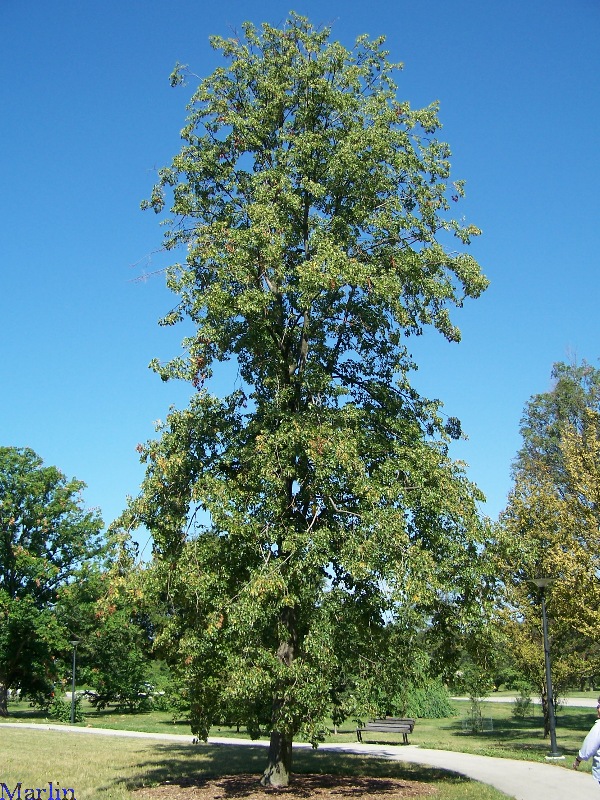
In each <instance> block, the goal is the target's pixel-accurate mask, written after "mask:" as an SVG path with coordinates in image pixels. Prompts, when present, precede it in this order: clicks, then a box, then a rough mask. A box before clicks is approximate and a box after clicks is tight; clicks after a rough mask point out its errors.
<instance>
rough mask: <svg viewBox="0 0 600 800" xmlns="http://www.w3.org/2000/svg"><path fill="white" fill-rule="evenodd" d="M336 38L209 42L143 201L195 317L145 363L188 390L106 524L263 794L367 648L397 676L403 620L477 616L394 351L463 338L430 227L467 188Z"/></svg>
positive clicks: (447, 504) (450, 422)
mask: <svg viewBox="0 0 600 800" xmlns="http://www.w3.org/2000/svg"><path fill="white" fill-rule="evenodd" d="M329 35H330V31H329V30H328V29H322V30H316V29H314V28H313V27H312V26H311V25H310V23H309V22H308V21H307V20H305V19H303V18H302V17H298V16H296V15H292V16H291V17H290V19H289V20H288V21H287V22H286V24H285V26H284V27H283V28H282V29H276V28H273V27H271V26H269V25H263V26H262V28H261V29H260V30H256V29H255V28H254V27H253V26H252V25H250V24H246V25H244V37H243V38H231V39H222V38H219V37H213V38H212V39H211V43H212V45H213V46H214V47H215V48H216V49H218V50H220V51H221V52H222V54H223V56H224V58H225V61H226V64H225V66H222V67H219V68H218V69H217V70H215V72H214V73H213V74H212V75H211V76H210V77H208V78H207V79H205V80H203V81H202V82H201V83H200V86H199V88H198V90H197V91H196V92H195V94H194V96H193V98H192V101H191V104H190V106H189V118H188V122H187V124H186V126H185V128H184V129H183V131H182V137H183V140H184V145H183V147H182V150H181V152H180V153H179V154H178V155H177V156H176V157H175V159H174V160H173V163H172V165H171V167H169V168H166V169H163V170H161V172H160V178H159V181H158V184H157V185H156V187H155V189H154V191H153V193H152V196H151V198H150V200H149V201H148V202H147V203H145V204H144V206H145V207H147V208H153V209H154V210H155V211H156V212H157V213H160V212H162V211H163V210H164V207H165V203H166V202H167V201H166V196H167V193H169V194H171V195H172V200H171V214H172V220H171V221H170V223H168V231H167V234H166V239H165V246H166V248H167V249H174V248H176V247H177V246H179V245H181V246H183V247H184V248H185V251H186V257H185V262H184V263H182V264H176V265H174V266H173V267H172V268H171V269H169V270H168V278H167V280H168V285H169V287H170V288H171V289H172V290H173V291H174V292H175V293H176V294H177V295H178V302H177V305H176V307H175V308H174V309H173V311H172V312H170V313H169V314H168V315H167V316H166V317H165V318H164V320H163V321H162V322H163V324H166V325H170V324H174V323H175V322H178V321H180V320H182V319H184V318H188V319H189V320H190V321H191V323H192V324H193V331H192V332H191V333H190V335H189V336H188V338H186V339H185V340H184V354H183V355H182V356H181V357H177V358H175V359H173V360H172V361H170V362H169V363H167V364H160V363H158V362H154V363H153V366H154V368H155V369H156V370H157V371H158V372H159V374H160V375H161V377H162V378H163V379H164V380H169V379H171V378H182V379H185V380H188V381H190V382H191V383H192V384H193V386H195V387H196V388H197V390H198V392H197V394H196V395H195V396H194V397H193V398H192V400H191V402H190V406H189V408H188V409H187V410H185V411H173V412H172V413H171V414H170V416H169V418H168V420H167V422H166V424H165V425H164V426H163V427H162V428H161V430H160V438H159V439H158V440H157V441H154V442H150V443H149V444H148V445H147V447H146V448H145V450H144V452H143V460H144V461H145V462H146V463H147V473H146V478H145V480H144V484H143V487H142V494H141V496H140V497H139V498H138V499H137V500H135V501H134V502H133V503H132V504H131V507H130V509H129V513H128V515H126V518H125V520H124V521H125V522H127V524H129V525H131V526H134V525H138V524H142V523H143V524H145V525H146V526H147V527H148V528H149V529H150V530H151V531H152V533H153V536H154V542H155V553H156V557H157V559H158V566H157V569H158V571H159V573H160V575H161V576H162V580H163V587H164V592H165V595H166V597H165V602H166V603H167V606H169V605H170V608H171V613H170V615H169V617H168V625H167V627H166V629H165V632H164V637H165V639H169V641H170V646H171V647H172V658H175V659H178V662H179V668H180V670H181V673H182V675H185V681H186V683H185V685H187V686H189V687H190V696H191V701H190V702H191V710H192V726H193V730H194V732H195V733H197V734H198V735H199V736H201V737H206V736H207V734H208V729H209V726H210V724H211V722H212V721H214V720H216V719H219V717H220V716H223V715H229V714H230V713H233V712H235V713H236V714H237V715H238V716H239V715H242V719H243V721H244V722H245V723H246V724H247V725H248V727H249V729H250V730H255V729H256V725H257V724H260V725H263V726H264V725H266V726H267V727H268V729H269V730H270V732H271V744H270V749H269V756H268V766H267V769H266V770H265V773H264V775H263V782H264V783H265V784H272V785H281V784H285V783H287V780H288V774H289V770H290V765H291V745H292V738H293V737H294V736H296V735H298V734H300V733H301V734H303V735H305V736H307V737H308V738H309V740H310V741H312V742H313V743H316V742H318V741H319V739H320V738H321V737H322V735H323V723H322V720H323V718H324V717H325V715H326V714H327V712H328V710H329V708H330V703H331V689H332V687H333V686H334V685H335V682H336V680H337V676H338V675H340V674H344V673H345V674H350V672H351V671H352V670H353V674H356V673H359V672H360V670H359V669H358V665H361V664H365V665H366V667H365V670H364V680H363V682H362V683H363V685H364V686H367V684H368V680H367V679H368V677H369V672H371V671H372V669H371V667H370V666H369V664H368V661H367V659H366V657H367V656H368V657H369V658H370V659H371V661H375V662H376V664H377V670H378V674H382V675H385V673H386V671H387V672H388V673H389V672H391V669H390V665H392V664H394V663H397V661H398V652H399V651H398V644H399V640H398V637H397V636H394V635H392V633H391V631H392V630H393V627H391V626H393V624H394V623H395V622H397V621H399V620H401V618H402V614H404V613H405V612H408V611H410V612H411V613H412V612H414V613H415V614H416V615H417V616H419V617H420V618H422V617H423V616H425V615H426V616H428V617H430V618H433V619H436V618H441V617H444V616H445V617H450V616H454V617H455V618H457V619H458V618H462V620H463V621H466V620H467V619H468V616H469V611H470V610H471V611H472V610H473V609H474V607H475V606H477V608H478V613H481V605H480V603H481V588H482V587H481V572H480V570H481V562H480V561H478V554H479V553H480V550H481V546H480V545H481V541H482V539H483V538H484V533H483V531H482V528H481V526H480V524H479V520H478V516H477V513H476V508H475V500H476V499H477V498H479V497H480V495H479V493H478V492H477V490H476V489H475V488H474V487H473V485H472V484H470V483H469V481H468V480H467V479H466V477H465V474H464V471H463V466H462V465H460V464H457V463H453V462H452V461H451V460H450V459H449V457H448V454H447V442H448V440H449V439H450V438H451V437H458V436H460V423H459V422H458V420H456V419H454V418H449V419H447V420H445V419H444V418H443V416H442V414H441V412H440V404H439V403H438V402H431V401H428V400H426V399H424V398H422V397H420V396H419V395H418V393H417V392H416V391H415V390H414V389H413V388H412V386H411V384H410V381H409V373H410V370H411V369H412V368H413V364H412V360H411V357H410V354H409V352H408V349H407V344H408V342H407V337H408V336H409V335H411V334H420V333H421V332H422V330H423V328H424V327H425V326H433V327H434V328H435V329H437V330H438V331H439V332H441V333H442V334H443V335H444V336H445V337H446V338H447V339H448V340H449V341H458V340H459V338H460V333H459V330H458V328H457V327H456V326H455V325H454V323H453V322H452V321H451V319H450V314H449V311H450V309H451V307H453V306H461V305H462V303H463V301H464V300H465V298H468V297H477V296H479V294H480V293H481V292H482V291H483V290H484V289H485V288H486V286H487V281H486V279H485V278H484V277H483V276H482V274H481V272H480V269H479V266H478V265H477V263H476V262H475V260H474V259H473V258H472V257H470V256H468V255H466V254H465V253H463V252H461V251H460V249H461V246H462V245H464V244H468V243H469V241H470V239H471V237H472V236H475V235H477V234H478V233H479V231H478V230H477V228H475V227H474V226H472V225H463V224H462V223H459V222H457V221H455V220H454V219H452V218H451V217H450V215H449V214H448V211H449V209H450V205H451V203H452V201H457V200H459V198H460V197H461V196H462V195H463V184H462V182H460V181H457V182H454V183H453V184H451V185H450V184H449V176H450V165H449V161H448V159H449V155H450V153H449V148H448V146H447V145H446V144H444V143H443V142H440V141H438V140H437V139H436V138H435V132H436V130H437V128H438V126H439V123H438V119H437V107H436V106H435V105H433V106H430V107H428V108H425V109H420V110H413V109H411V107H410V105H409V104H408V103H407V102H399V101H398V100H397V97H396V85H395V83H394V78H393V76H394V72H395V71H396V67H395V66H394V65H393V64H391V63H390V62H389V61H388V60H387V53H386V52H385V50H384V49H383V39H382V38H380V39H376V40H373V41H371V40H369V39H368V37H366V36H362V37H360V38H359V39H358V40H357V42H356V45H355V47H354V48H353V49H352V50H350V51H349V50H346V49H345V48H344V47H342V46H341V45H340V44H339V43H338V42H335V41H330V39H329ZM183 75H184V71H183V70H182V69H181V68H178V69H176V71H175V72H174V73H173V76H172V82H173V83H174V84H177V83H181V82H182V80H183ZM457 244H458V246H459V250H458V251H457V250H456V249H455V248H456V245H457ZM228 360H233V370H234V374H235V371H236V370H237V377H236V379H235V386H234V387H232V388H233V389H234V390H233V391H232V392H231V393H230V394H228V395H227V396H225V397H222V398H221V397H217V396H215V395H213V394H210V393H209V391H208V386H209V385H210V380H211V378H212V376H213V368H214V366H215V364H216V363H218V362H223V361H228ZM200 512H203V513H200ZM404 634H405V638H404V639H403V641H402V644H403V645H404V647H405V649H406V652H407V653H408V652H409V651H410V647H409V645H410V637H411V636H412V632H411V631H410V630H406V631H405V632H404ZM349 642H351V643H352V648H349V647H348V643H349ZM410 663H411V662H410V659H406V661H405V662H404V666H406V665H407V664H410ZM362 702H363V703H364V704H365V705H367V704H368V703H369V702H370V699H369V698H368V697H365V698H364V699H363V701H362Z"/></svg>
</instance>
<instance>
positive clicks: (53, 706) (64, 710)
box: [48, 695, 84, 722]
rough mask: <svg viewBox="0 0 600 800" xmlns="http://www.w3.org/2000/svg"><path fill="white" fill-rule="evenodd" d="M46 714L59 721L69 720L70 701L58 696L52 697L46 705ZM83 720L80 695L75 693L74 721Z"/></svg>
mask: <svg viewBox="0 0 600 800" xmlns="http://www.w3.org/2000/svg"><path fill="white" fill-rule="evenodd" d="M48 716H49V717H50V718H51V719H57V720H58V721H59V722H71V701H70V700H61V699H60V698H59V697H54V698H52V701H51V702H50V704H49V705H48ZM83 720H84V715H83V711H82V709H81V697H79V696H78V695H75V722H83Z"/></svg>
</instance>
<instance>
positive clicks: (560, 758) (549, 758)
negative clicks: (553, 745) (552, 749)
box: [546, 752, 565, 761]
mask: <svg viewBox="0 0 600 800" xmlns="http://www.w3.org/2000/svg"><path fill="white" fill-rule="evenodd" d="M564 760H565V756H563V755H561V754H560V753H558V752H557V753H548V755H547V756H546V761H564Z"/></svg>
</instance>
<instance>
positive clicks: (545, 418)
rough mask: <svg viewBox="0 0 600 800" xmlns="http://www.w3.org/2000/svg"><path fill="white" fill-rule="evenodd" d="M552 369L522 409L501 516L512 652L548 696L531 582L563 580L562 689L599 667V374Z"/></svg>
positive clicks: (557, 637) (557, 607)
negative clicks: (545, 386) (543, 387)
mask: <svg viewBox="0 0 600 800" xmlns="http://www.w3.org/2000/svg"><path fill="white" fill-rule="evenodd" d="M552 375H553V378H554V379H555V384H554V386H553V388H552V390H551V391H549V392H547V393H544V394H540V395H535V396H534V397H532V399H531V400H530V401H529V402H528V403H527V405H526V407H525V412H524V415H523V419H522V422H521V433H522V435H523V447H522V448H521V450H520V451H519V454H518V456H517V458H516V460H515V465H514V477H515V485H514V488H513V490H512V492H511V494H510V496H509V502H508V505H507V508H506V510H505V511H504V513H503V514H502V516H501V519H500V523H501V527H502V529H503V533H504V541H505V545H506V547H507V558H506V560H505V567H504V575H505V576H506V580H507V587H508V595H507V597H508V600H509V605H508V607H507V613H508V614H509V615H510V616H511V617H512V623H511V625H509V626H508V627H507V628H506V630H507V631H508V632H509V634H510V640H511V652H512V654H513V656H514V657H515V658H516V660H517V661H518V663H519V665H520V667H521V669H522V670H523V672H524V673H525V674H526V675H527V676H528V677H529V679H530V680H531V682H532V683H534V684H535V685H536V686H537V687H538V688H539V689H540V693H541V694H542V695H543V696H544V697H545V694H546V690H545V677H544V671H543V659H542V651H541V619H540V609H539V597H538V596H537V591H536V590H535V588H534V587H533V585H532V584H531V579H532V578H535V577H540V576H541V575H549V576H552V577H554V578H555V579H556V583H555V584H554V585H553V587H552V589H551V590H550V591H549V592H548V611H549V615H550V617H551V632H552V637H553V645H554V647H553V650H554V658H553V663H554V668H553V673H554V674H555V680H554V683H555V688H557V689H558V690H559V691H560V690H561V689H564V688H565V687H566V686H569V685H573V683H575V682H578V681H583V680H584V679H585V678H587V677H590V676H592V675H594V674H596V673H597V671H598V668H599V666H600V662H599V654H600V653H599V648H598V646H597V642H598V637H599V634H600V617H599V615H598V611H597V609H598V604H599V602H600V589H599V587H598V579H597V575H598V569H599V567H600V563H599V556H598V554H599V552H600V538H599V530H600V515H599V514H598V505H597V501H598V499H599V495H598V485H599V484H598V480H599V475H600V461H599V453H600V444H599V440H598V433H599V430H600V424H599V420H600V417H599V414H598V407H599V401H600V371H598V370H597V369H595V368H593V367H591V366H590V365H589V364H586V363H585V362H584V363H583V364H581V365H580V366H577V365H567V364H555V365H554V368H553V371H552ZM532 603H533V604H534V605H532ZM532 645H533V646H532Z"/></svg>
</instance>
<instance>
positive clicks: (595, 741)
mask: <svg viewBox="0 0 600 800" xmlns="http://www.w3.org/2000/svg"><path fill="white" fill-rule="evenodd" d="M599 722H600V720H599ZM598 750H600V725H599V724H598V722H597V723H596V724H595V725H594V727H593V728H592V729H591V731H590V732H589V733H588V735H587V736H586V737H585V739H584V740H583V744H582V745H581V749H580V751H579V754H578V755H577V756H576V758H575V761H574V762H573V769H577V767H578V766H579V765H580V764H581V762H582V761H587V760H588V758H590V756H593V755H595V754H596V753H597V752H598Z"/></svg>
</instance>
